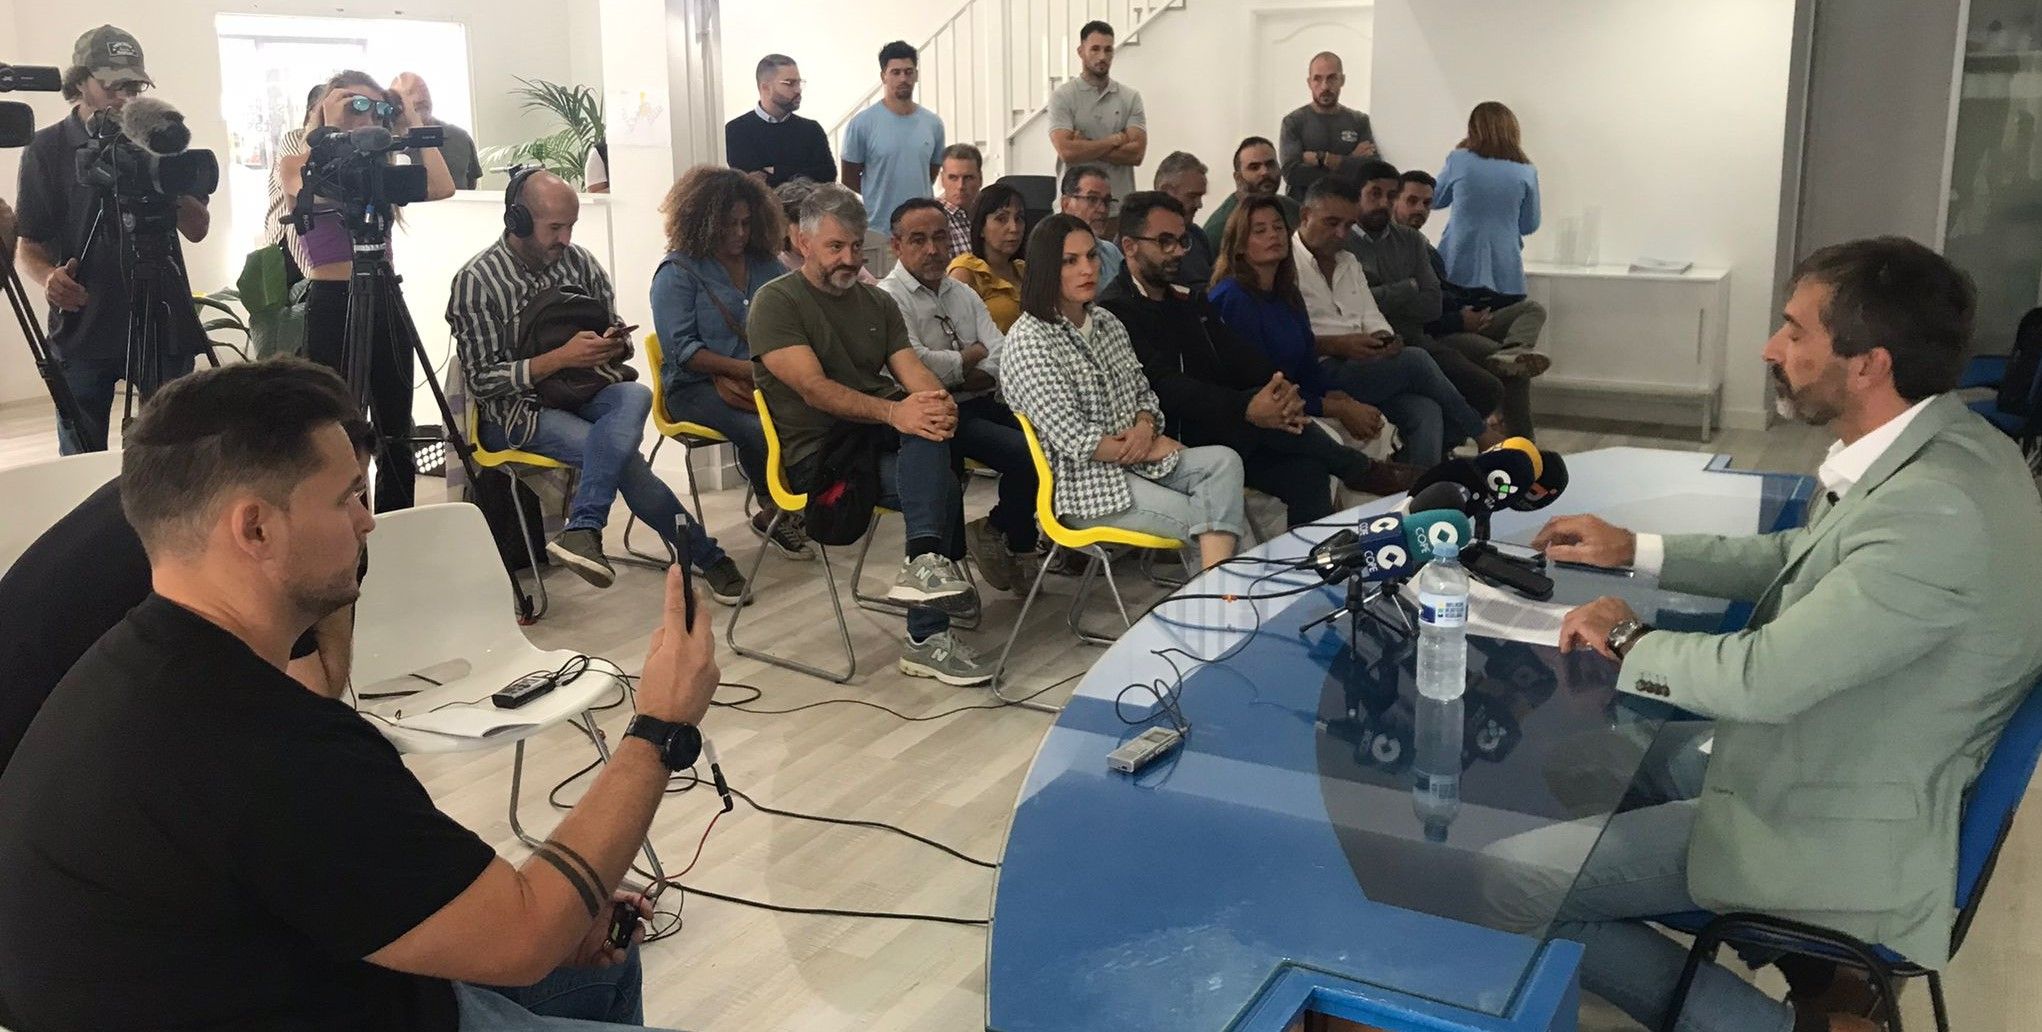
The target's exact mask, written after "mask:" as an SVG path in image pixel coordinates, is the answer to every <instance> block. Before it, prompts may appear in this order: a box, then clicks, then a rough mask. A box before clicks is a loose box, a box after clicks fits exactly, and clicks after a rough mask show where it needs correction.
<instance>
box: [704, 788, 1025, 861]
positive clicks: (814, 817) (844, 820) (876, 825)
mask: <svg viewBox="0 0 2042 1032" xmlns="http://www.w3.org/2000/svg"><path fill="white" fill-rule="evenodd" d="M730 794H731V795H734V796H736V797H738V798H739V799H742V800H744V801H745V802H746V803H747V804H749V805H750V806H751V808H752V809H754V810H757V811H759V812H760V813H766V814H772V815H773V816H775V817H790V818H793V819H794V820H798V821H815V822H816V823H818V824H839V825H842V826H844V827H847V828H871V829H873V830H875V831H890V832H893V833H894V834H896V835H899V836H901V837H903V838H909V839H913V840H915V841H916V842H919V843H921V844H922V845H925V846H928V847H929V848H931V849H936V850H940V851H942V852H945V853H948V854H950V855H951V856H954V857H956V858H957V859H959V860H962V861H964V862H965V863H968V864H970V865H972V866H974V867H983V868H985V869H986V870H988V871H997V870H999V869H1000V865H999V864H997V863H995V862H993V861H991V860H980V859H979V858H977V857H975V856H970V855H968V854H965V853H963V852H960V851H958V850H956V849H952V848H951V847H949V846H946V845H944V844H943V843H941V842H938V841H936V840H935V839H932V838H927V837H925V836H922V835H917V834H915V833H914V832H912V831H909V830H907V829H906V828H897V827H895V826H893V825H891V824H887V823H885V822H884V821H864V820H855V819H852V818H849V817H825V816H823V815H821V814H815V813H801V812H799V811H795V810H780V809H775V808H773V807H770V806H766V805H764V804H762V803H760V802H759V801H758V800H756V799H753V798H752V797H751V796H748V795H746V794H744V793H743V792H741V791H739V790H738V789H735V788H733V789H731V790H730Z"/></svg>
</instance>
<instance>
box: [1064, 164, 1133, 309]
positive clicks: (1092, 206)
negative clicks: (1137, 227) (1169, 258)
mask: <svg viewBox="0 0 2042 1032" xmlns="http://www.w3.org/2000/svg"><path fill="white" fill-rule="evenodd" d="M1061 192H1062V193H1063V199H1062V201H1060V202H1059V203H1060V205H1061V207H1062V209H1063V213H1064V214H1066V215H1069V216H1071V217H1073V218H1079V219H1084V220H1085V225H1087V226H1090V227H1092V236H1093V237H1094V240H1093V244H1094V245H1095V246H1096V247H1097V248H1098V250H1099V282H1101V283H1111V282H1113V278H1114V277H1115V276H1118V275H1120V266H1121V262H1122V261H1124V259H1123V258H1122V257H1121V254H1120V246H1119V245H1118V244H1115V243H1114V242H1113V237H1114V233H1113V227H1112V224H1111V223H1110V221H1109V220H1108V218H1107V216H1108V214H1109V213H1111V211H1112V209H1113V181H1112V180H1111V179H1108V178H1107V176H1106V169H1104V168H1102V167H1100V166H1098V165H1072V166H1071V167H1070V168H1067V169H1065V170H1064V181H1063V190H1062V191H1061Z"/></svg>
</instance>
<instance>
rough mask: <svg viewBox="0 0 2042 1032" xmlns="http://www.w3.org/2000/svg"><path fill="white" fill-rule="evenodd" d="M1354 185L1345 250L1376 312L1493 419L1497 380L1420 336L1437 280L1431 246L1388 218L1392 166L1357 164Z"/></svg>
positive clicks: (1431, 314)
mask: <svg viewBox="0 0 2042 1032" xmlns="http://www.w3.org/2000/svg"><path fill="white" fill-rule="evenodd" d="M1355 181H1356V182H1357V183H1358V184H1359V185H1360V187H1361V210H1360V218H1359V220H1358V222H1357V224H1356V226H1355V228H1354V232H1352V233H1350V234H1348V237H1347V249H1348V250H1349V251H1352V252H1353V253H1354V256H1355V257H1356V258H1358V259H1360V260H1361V268H1362V271H1364V272H1366V273H1367V274H1368V282H1369V289H1370V290H1371V291H1372V292H1373V293H1374V294H1375V299H1376V307H1378V308H1380V309H1381V310H1382V313H1383V315H1384V317H1386V318H1388V319H1389V320H1390V326H1391V327H1392V328H1394V329H1395V330H1396V331H1397V336H1399V337H1401V338H1403V339H1404V341H1405V342H1406V343H1408V344H1411V345H1413V346H1415V347H1420V348H1424V349H1425V350H1426V352H1427V353H1429V354H1430V355H1432V359H1433V361H1435V362H1437V363H1439V368H1440V371H1442V372H1444V373H1446V378H1447V379H1449V380H1451V381H1453V385H1454V386H1455V387H1456V388H1458V389H1459V390H1460V392H1461V396H1462V397H1464V398H1466V399H1468V404H1470V405H1473V406H1475V410H1476V411H1478V412H1480V413H1482V415H1483V416H1484V417H1485V418H1492V417H1494V416H1495V414H1496V412H1497V409H1498V408H1499V407H1500V406H1501V405H1502V403H1503V382H1502V380H1501V379H1499V378H1498V377H1497V376H1496V374H1495V373H1492V372H1490V371H1489V370H1487V369H1484V368H1483V367H1482V365H1481V364H1480V363H1478V362H1476V361H1475V360H1474V359H1471V358H1469V357H1468V356H1466V355H1464V354H1462V353H1460V352H1459V351H1456V350H1454V349H1453V348H1447V347H1441V346H1440V345H1439V342H1438V341H1435V340H1433V339H1432V335H1431V334H1429V333H1426V332H1425V324H1426V323H1429V322H1431V321H1433V320H1434V319H1437V318H1439V310H1440V306H1441V304H1442V302H1441V300H1440V289H1439V276H1438V275H1436V274H1435V273H1434V272H1433V271H1432V259H1431V257H1430V251H1429V250H1428V248H1430V247H1431V246H1432V243H1431V241H1428V240H1426V239H1425V234H1423V233H1420V232H1418V231H1417V230H1415V229H1411V228H1409V227H1407V226H1401V225H1398V224H1397V222H1396V220H1394V219H1392V218H1391V217H1390V208H1391V206H1392V205H1394V204H1395V203H1396V200H1397V191H1398V190H1399V189H1400V188H1401V187H1402V186H1403V182H1402V180H1401V179H1400V178H1399V177H1398V174H1397V168H1396V166H1395V165H1392V164H1390V163H1389V162H1387V161H1377V160H1374V159H1369V160H1367V161H1364V162H1362V163H1361V167H1360V169H1359V170H1358V171H1357V172H1356V173H1355Z"/></svg>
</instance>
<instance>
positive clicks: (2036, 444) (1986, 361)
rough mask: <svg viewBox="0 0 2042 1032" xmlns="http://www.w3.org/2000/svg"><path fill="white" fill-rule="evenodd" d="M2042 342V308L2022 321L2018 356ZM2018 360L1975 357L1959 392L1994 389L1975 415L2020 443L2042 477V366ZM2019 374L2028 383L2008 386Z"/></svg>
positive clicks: (1978, 404)
mask: <svg viewBox="0 0 2042 1032" xmlns="http://www.w3.org/2000/svg"><path fill="white" fill-rule="evenodd" d="M2038 340H2042V308H2034V309H2030V310H2029V311H2028V314H2027V315H2025V316H2022V317H2021V325H2020V327H2019V328H2018V329H2017V330H2015V332H2014V348H2015V353H2016V354H2020V353H2022V352H2024V351H2027V352H2029V353H2032V350H2033V349H2034V347H2035V346H2036V342H2037V341H2038ZM2014 359H2015V355H1973V356H1972V357H1971V361H1970V362H1969V363H1967V364H1966V365H1965V367H1964V372H1963V374H1962V375H1961V376H1960V377H1959V378H1958V381H1957V389H1958V390H1970V389H1976V388H1981V387H1990V388H1993V394H1992V396H1991V397H1988V398H1980V399H1978V400H1977V401H1973V402H1971V403H1970V405H1969V407H1970V409H1971V411H1973V412H1976V413H1978V414H1979V415H1981V416H1984V417H1985V419H1986V421H1987V422H1990V423H1991V424H1992V425H1994V426H1996V427H1999V428H2000V429H2001V430H2002V431H2004V432H2005V433H2006V435H2007V436H2009V437H2012V438H2013V439H2014V440H2015V441H2017V442H2019V443H2020V445H2021V451H2022V453H2023V454H2025V455H2026V456H2027V457H2028V468H2029V469H2030V470H2031V471H2033V472H2035V473H2036V474H2037V475H2042V365H2036V366H2032V367H2027V368H2023V363H2019V362H2016V361H2015V360H2014ZM2016 370H2018V371H2019V372H2021V373H2022V374H2024V379H2025V381H2026V382H2024V383H2019V384H2010V383H2008V382H2006V381H2007V376H2008V375H2009V373H2010V372H2014V371H2016Z"/></svg>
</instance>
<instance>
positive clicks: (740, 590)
mask: <svg viewBox="0 0 2042 1032" xmlns="http://www.w3.org/2000/svg"><path fill="white" fill-rule="evenodd" d="M702 580H703V582H704V583H707V584H708V585H709V597H710V598H713V599H715V600H716V601H718V602H721V603H723V604H724V605H726V606H734V605H737V604H738V603H739V602H740V601H742V602H743V603H744V604H745V605H751V604H752V599H751V595H750V594H748V593H747V592H746V589H747V588H748V587H750V585H747V584H746V583H745V581H744V574H742V573H739V572H737V564H736V563H734V562H731V561H730V557H729V556H727V555H726V556H724V557H723V558H721V559H718V560H716V561H715V562H714V563H711V564H709V568H708V569H706V570H703V571H702Z"/></svg>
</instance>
